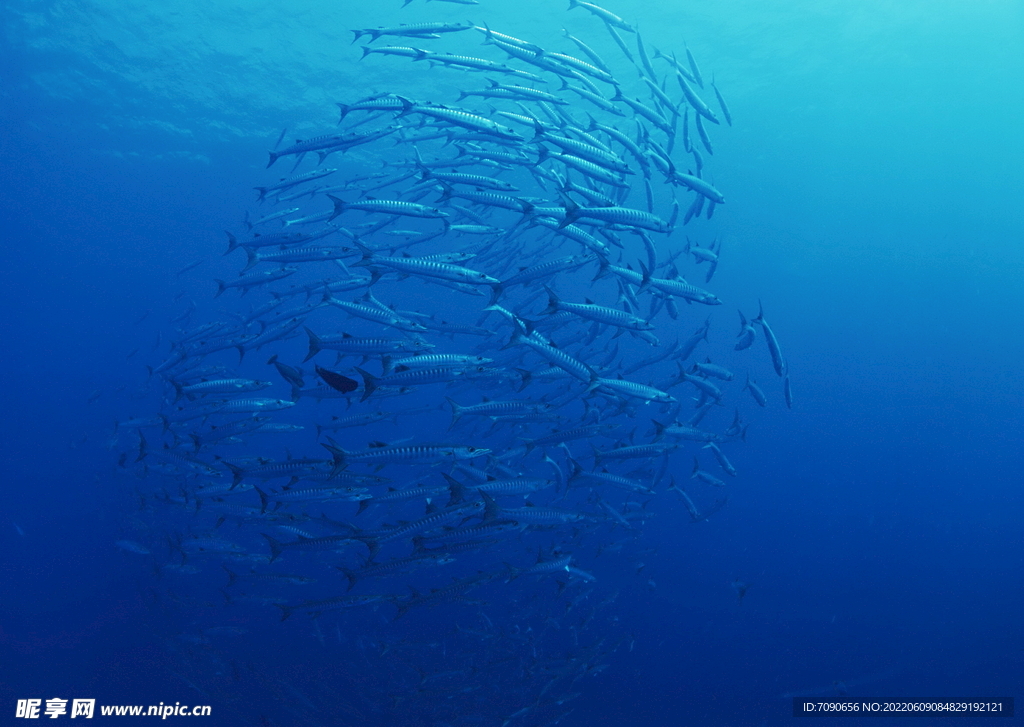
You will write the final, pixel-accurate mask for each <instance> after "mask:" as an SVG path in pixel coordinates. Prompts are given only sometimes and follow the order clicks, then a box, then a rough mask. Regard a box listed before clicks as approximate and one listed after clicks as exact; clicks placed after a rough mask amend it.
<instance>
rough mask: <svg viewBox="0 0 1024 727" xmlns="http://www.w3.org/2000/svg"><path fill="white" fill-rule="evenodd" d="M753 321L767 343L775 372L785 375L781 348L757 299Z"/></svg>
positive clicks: (784, 363)
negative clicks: (759, 327) (759, 328)
mask: <svg viewBox="0 0 1024 727" xmlns="http://www.w3.org/2000/svg"><path fill="white" fill-rule="evenodd" d="M752 322H753V323H756V324H758V325H759V326H761V331H762V333H764V340H765V343H766V344H768V353H769V354H771V358H772V366H773V367H774V368H775V373H776V374H778V375H779V376H785V375H786V360H785V359H784V358H783V357H782V348H781V347H780V346H779V340H778V339H777V338H776V337H775V332H774V331H772V329H771V326H769V325H768V322H767V321H766V320H765V319H764V306H763V305H761V304H760V301H758V311H757V318H755V319H754V320H753V321H752Z"/></svg>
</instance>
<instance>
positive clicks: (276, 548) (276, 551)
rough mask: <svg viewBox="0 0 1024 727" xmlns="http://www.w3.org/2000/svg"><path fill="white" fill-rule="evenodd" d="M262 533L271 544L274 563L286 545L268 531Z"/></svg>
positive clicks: (271, 558)
mask: <svg viewBox="0 0 1024 727" xmlns="http://www.w3.org/2000/svg"><path fill="white" fill-rule="evenodd" d="M260 535H262V536H263V537H264V538H266V539H267V543H268V544H269V545H270V562H271V563H273V562H274V561H275V560H277V556H279V555H281V552H282V551H283V550H284V545H282V544H281V542H280V541H279V540H277V539H276V538H273V537H271V536H270V535H267V534H266V533H260ZM284 618H287V616H285V617H284ZM284 618H282V619H281V620H282V621H284Z"/></svg>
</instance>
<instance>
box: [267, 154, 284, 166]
mask: <svg viewBox="0 0 1024 727" xmlns="http://www.w3.org/2000/svg"><path fill="white" fill-rule="evenodd" d="M267 153H268V154H270V161H269V162H267V169H270V167H272V166H273V165H274V162H276V161H277V158H278V157H279V156H281V155H280V154H276V153H274V152H272V151H271V152H267Z"/></svg>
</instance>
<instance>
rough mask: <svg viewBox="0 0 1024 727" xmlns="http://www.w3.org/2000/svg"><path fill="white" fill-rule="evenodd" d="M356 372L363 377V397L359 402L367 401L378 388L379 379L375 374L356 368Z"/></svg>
mask: <svg viewBox="0 0 1024 727" xmlns="http://www.w3.org/2000/svg"><path fill="white" fill-rule="evenodd" d="M356 371H358V372H359V375H360V376H362V377H363V397H362V398H361V399H360V400H359V401H366V399H367V397H369V396H370V394H372V393H373V392H374V390H376V388H377V380H378V379H377V377H376V376H374V375H373V374H371V373H369V372H368V371H365V370H363V369H361V368H359V367H358V366H356Z"/></svg>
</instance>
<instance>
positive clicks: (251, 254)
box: [242, 245, 260, 273]
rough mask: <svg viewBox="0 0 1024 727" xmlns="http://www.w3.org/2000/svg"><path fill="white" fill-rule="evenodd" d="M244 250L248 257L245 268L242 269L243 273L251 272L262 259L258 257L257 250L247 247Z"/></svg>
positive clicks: (243, 247)
mask: <svg viewBox="0 0 1024 727" xmlns="http://www.w3.org/2000/svg"><path fill="white" fill-rule="evenodd" d="M242 249H243V250H244V251H245V257H246V262H245V267H244V268H242V272H243V273H244V272H245V271H247V270H249V269H250V268H252V267H253V266H255V265H257V264H259V261H260V259H259V257H258V256H257V255H256V250H255V249H253V248H251V247H246V246H245V245H243V246H242Z"/></svg>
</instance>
